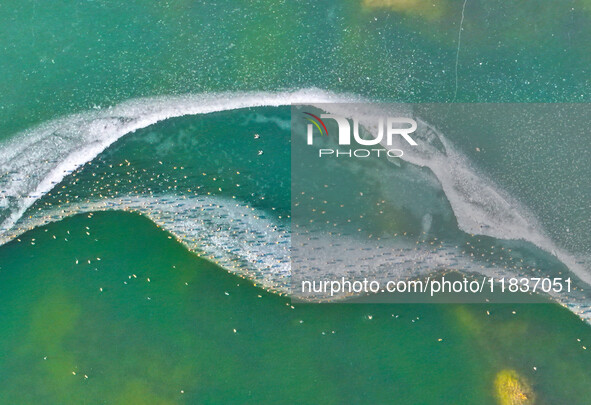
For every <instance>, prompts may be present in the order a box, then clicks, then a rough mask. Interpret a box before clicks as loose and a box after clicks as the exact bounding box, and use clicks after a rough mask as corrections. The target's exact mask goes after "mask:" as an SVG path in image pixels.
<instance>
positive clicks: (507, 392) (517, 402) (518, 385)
mask: <svg viewBox="0 0 591 405" xmlns="http://www.w3.org/2000/svg"><path fill="white" fill-rule="evenodd" d="M495 392H496V395H497V399H498V403H499V405H528V404H533V403H534V393H533V390H532V389H531V386H530V385H529V384H528V383H527V381H525V379H524V378H523V377H521V376H520V375H519V374H517V372H516V371H515V370H502V371H499V373H497V376H496V378H495Z"/></svg>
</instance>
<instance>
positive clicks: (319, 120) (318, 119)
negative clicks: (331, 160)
mask: <svg viewBox="0 0 591 405" xmlns="http://www.w3.org/2000/svg"><path fill="white" fill-rule="evenodd" d="M304 114H306V115H309V116H310V117H312V118H314V119H315V120H316V121H314V120H313V119H311V118H306V119H307V120H308V121H310V122H311V123H312V124H314V125H315V126H316V128H318V131H320V135H322V134H325V135H326V136H328V131H327V129H326V125H324V122H322V120H321V119H320V118H318V117H317V116H315V115H314V114H310V113H307V112H305V113H304ZM318 124H320V125H322V128H324V131H322V128H320V125H318Z"/></svg>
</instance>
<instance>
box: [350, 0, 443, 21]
mask: <svg viewBox="0 0 591 405" xmlns="http://www.w3.org/2000/svg"><path fill="white" fill-rule="evenodd" d="M361 4H362V5H363V7H365V8H368V9H386V10H392V11H395V12H397V13H405V14H409V15H416V16H419V17H424V18H426V19H429V20H436V19H439V18H441V17H442V16H443V15H444V14H445V10H446V8H447V2H446V1H440V2H434V1H431V0H363V1H362V3H361Z"/></svg>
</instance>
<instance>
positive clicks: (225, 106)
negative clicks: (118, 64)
mask: <svg viewBox="0 0 591 405" xmlns="http://www.w3.org/2000/svg"><path fill="white" fill-rule="evenodd" d="M352 100H355V97H353V96H337V95H336V94H334V93H330V92H326V91H322V90H318V89H306V90H297V91H285V92H279V93H266V92H253V93H217V94H204V95H184V96H176V97H155V98H145V99H136V100H131V101H127V102H124V103H122V104H119V105H117V106H114V107H109V108H107V109H99V110H95V111H90V112H87V113H81V114H75V115H72V116H69V117H65V118H61V119H57V120H54V121H50V122H48V123H46V124H44V125H41V126H39V127H37V128H35V129H32V130H29V131H25V132H23V133H21V134H19V135H17V136H16V137H14V138H12V139H11V140H9V141H8V142H7V143H5V144H3V145H0V158H2V159H1V160H2V161H4V162H8V161H10V159H13V158H15V157H17V156H18V155H19V154H21V153H23V152H24V151H26V150H27V149H28V148H29V147H30V146H31V145H32V144H34V143H37V142H40V141H42V140H44V139H47V138H49V137H51V136H53V135H56V134H59V135H60V136H66V137H81V138H87V139H86V141H87V143H86V144H82V145H79V144H78V143H76V142H75V143H73V145H72V148H73V150H70V151H66V153H68V154H67V156H66V157H65V158H63V159H62V160H61V162H60V163H59V164H58V165H57V166H55V167H54V168H52V169H51V170H49V171H48V172H47V173H46V174H45V176H44V177H43V179H42V180H41V181H40V182H39V183H38V185H37V187H36V188H35V189H34V190H33V191H30V192H28V195H27V196H26V198H24V199H21V204H20V205H19V207H18V209H16V210H15V211H13V212H12V213H11V215H10V216H9V217H8V218H6V220H4V222H3V223H2V224H1V225H0V231H7V230H9V229H10V228H12V226H14V224H15V223H16V221H18V220H19V218H21V217H22V216H23V214H24V213H25V211H26V210H27V209H28V208H29V207H31V206H32V205H33V204H34V203H35V201H37V200H38V199H39V198H40V197H42V196H43V195H45V194H47V193H48V192H49V191H51V189H52V188H53V187H54V186H55V185H56V184H57V183H59V182H60V181H61V180H62V179H63V178H64V177H65V176H66V175H67V174H68V173H69V172H71V171H73V170H76V169H77V168H79V167H80V166H82V165H84V164H86V163H87V162H89V161H91V160H92V159H94V158H95V157H96V156H97V155H99V154H100V153H101V152H102V151H104V150H105V149H106V148H108V147H109V146H110V145H111V144H113V143H114V142H115V141H117V140H118V139H120V138H121V137H123V136H124V135H126V134H129V133H132V132H134V131H137V130H138V129H142V128H146V127H148V126H150V125H153V124H155V123H157V122H159V121H163V120H167V119H170V118H175V117H181V116H185V115H198V114H210V113H213V112H219V111H228V110H235V109H241V108H252V107H277V106H284V105H290V104H292V103H293V104H297V103H342V102H351V101H352ZM113 119H115V120H116V121H115V123H114V122H113ZM117 120H118V121H117ZM121 122H122V125H121ZM117 124H119V125H117ZM107 129H108V130H107ZM80 132H82V133H80ZM76 146H78V147H79V148H78V149H75V148H76Z"/></svg>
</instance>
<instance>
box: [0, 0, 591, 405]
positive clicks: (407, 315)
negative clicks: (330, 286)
mask: <svg viewBox="0 0 591 405" xmlns="http://www.w3.org/2000/svg"><path fill="white" fill-rule="evenodd" d="M0 9H1V10H2V12H1V13H0V45H1V48H0V49H2V52H3V58H2V63H0V75H1V76H2V77H3V78H4V79H5V80H3V81H2V82H1V83H0V93H1V94H2V95H3V97H2V98H1V99H0V223H1V225H0V242H1V243H2V246H0V278H2V285H3V288H2V289H0V297H2V298H3V301H4V303H5V305H4V310H2V311H0V317H2V325H3V327H2V328H1V329H0V333H1V334H0V346H2V352H3V353H5V355H4V356H3V357H2V360H1V363H0V375H1V376H2V377H1V379H0V380H1V381H2V382H1V383H0V391H2V395H0V398H2V402H4V403H32V402H42V403H176V402H186V403H220V402H222V403H226V402H236V403H242V402H277V401H281V402H287V403H299V402H305V403H315V402H316V403H343V402H354V403H359V402H366V401H372V402H378V403H383V402H395V403H466V404H469V403H507V402H503V401H504V399H503V398H504V397H503V395H504V394H503V393H505V394H506V392H507V386H511V384H509V383H507V381H509V380H511V378H510V377H508V376H514V375H516V376H517V377H515V379H516V380H517V381H518V382H519V384H517V385H518V389H516V392H513V394H515V395H516V397H519V398H520V399H519V401H521V402H516V403H532V402H535V403H572V404H575V403H585V401H586V398H587V397H588V395H589V392H588V390H589V389H588V384H585V382H586V381H588V379H589V357H588V355H587V354H588V351H587V349H586V347H587V346H586V345H587V344H589V339H590V338H591V336H590V330H591V329H589V326H588V325H587V324H586V323H585V322H583V321H582V320H581V319H579V317H580V318H583V319H588V317H589V313H588V311H587V308H588V304H589V298H588V295H587V292H586V290H587V288H588V284H587V283H588V278H589V274H591V273H590V268H589V263H590V262H589V257H590V256H591V252H590V251H589V246H591V243H590V242H591V240H590V239H589V238H590V236H589V233H588V232H587V229H588V227H589V225H591V224H590V223H589V218H591V215H589V214H590V212H589V204H588V201H589V199H590V198H591V195H590V193H591V191H590V190H591V184H589V181H590V180H589V179H590V178H591V164H590V163H589V159H588V154H589V152H590V149H591V140H590V139H589V136H588V131H587V130H586V128H588V124H589V123H588V118H587V116H588V115H589V114H588V108H587V105H586V104H584V103H586V102H588V101H589V100H588V98H589V80H588V77H589V66H590V65H591V64H590V62H591V60H590V56H589V55H590V54H589V52H588V49H589V40H590V39H591V36H590V32H589V30H590V28H589V27H590V26H591V25H590V24H589V19H590V18H591V15H590V13H591V5H590V4H589V2H588V1H586V0H578V1H574V2H570V3H568V4H561V3H558V2H550V1H539V2H534V3H531V4H530V3H528V4H520V3H515V4H513V3H506V2H500V1H499V2H490V1H486V2H485V1H472V0H468V1H466V2H463V1H451V0H447V1H442V2H438V3H437V4H431V3H428V2H412V1H411V2H401V1H395V0H393V1H375V0H374V1H372V0H364V1H343V2H328V1H326V2H313V3H312V2H311V3H297V4H295V3H288V2H270V1H256V2H216V3H209V4H203V3H196V2H193V1H182V2H176V3H158V4H153V3H150V2H143V1H137V2H131V3H129V2H128V3H125V4H119V3H116V2H111V1H98V0H97V1H87V2H83V3H76V4H71V3H70V2H52V3H41V2H37V1H26V2H22V1H21V2H5V3H4V4H2V5H0ZM462 14H463V15H464V18H463V19H462V18H461V17H462ZM358 100H369V101H386V102H407V103H410V102H414V103H433V102H438V103H446V102H450V101H453V102H455V103H460V102H461V103H466V104H464V106H465V107H461V106H456V107H454V108H456V109H455V110H449V111H448V112H447V113H446V114H445V115H444V116H442V115H439V114H438V112H439V111H440V110H438V109H437V108H440V107H433V106H432V105H427V104H424V105H422V106H421V105H419V106H417V110H416V111H417V114H418V116H419V117H421V118H422V119H424V120H426V121H428V122H429V123H430V124H432V125H434V126H436V127H437V129H438V131H439V135H438V137H439V138H438V139H439V140H440V141H441V140H445V142H446V143H445V144H446V145H447V146H446V148H447V149H446V150H444V153H442V152H441V151H439V152H437V153H436V156H437V157H439V158H441V159H443V160H441V162H440V163H443V164H442V165H439V166H437V165H434V164H431V163H429V164H419V163H420V162H424V160H423V161H420V158H421V157H420V156H414V157H411V159H410V160H408V161H402V162H396V164H392V163H391V162H384V161H380V160H379V159H378V160H376V161H372V162H371V163H370V165H369V166H368V167H367V168H365V169H360V167H349V168H347V170H350V173H351V175H350V176H347V177H342V178H339V179H337V181H343V182H345V183H346V184H345V185H347V186H348V187H349V189H350V190H351V191H352V194H351V195H349V196H347V195H344V196H341V197H343V198H346V199H347V201H351V202H352V203H357V202H359V201H360V200H359V201H358V200H356V197H355V196H354V194H356V193H353V191H359V190H362V191H363V192H364V193H365V195H366V196H367V195H369V196H371V198H375V199H376V202H380V204H382V202H383V205H382V206H381V207H380V208H379V209H372V210H369V212H367V213H365V214H366V215H367V217H366V218H367V220H368V222H369V223H371V226H373V227H374V228H375V230H376V231H377V232H383V233H388V234H392V233H396V234H397V235H404V238H402V241H403V242H404V243H412V244H414V245H415V246H416V249H418V250H419V251H429V252H431V253H430V254H429V255H427V256H425V258H424V259H421V261H417V259H416V258H414V257H412V256H409V255H410V252H409V251H408V250H405V249H401V250H400V252H399V253H400V255H401V256H402V257H406V258H407V260H410V259H408V258H409V257H412V260H410V261H411V262H412V263H411V264H409V265H408V267H407V268H406V267H405V268H403V270H404V271H413V270H415V269H416V267H420V268H423V269H425V268H426V269H433V268H439V267H444V268H446V269H448V268H450V267H451V268H453V269H459V270H464V271H474V269H475V268H477V269H480V268H486V269H488V270H490V271H493V270H494V271H499V272H506V273H507V274H532V272H534V273H536V274H539V273H540V272H541V273H543V274H546V275H556V274H561V275H564V274H568V275H570V276H572V277H573V278H574V279H576V286H577V291H576V293H575V294H572V295H569V296H564V295H563V296H555V297H553V299H554V300H555V301H559V302H560V303H561V304H562V305H563V306H567V307H568V308H569V309H570V311H569V310H567V309H564V308H562V307H560V306H559V305H556V304H550V303H547V304H539V305H488V306H487V305H465V306H457V305H443V306H428V305H398V306H391V305H375V304H374V305H369V304H367V305H366V304H357V305H337V304H335V305H295V307H296V308H295V309H292V308H291V301H290V299H289V298H287V297H285V294H286V293H288V292H289V285H290V261H289V259H290V253H289V246H290V242H291V215H292V209H291V203H292V201H291V191H292V184H291V161H290V158H291V154H290V148H291V144H290V142H291V133H290V128H291V118H292V117H291V114H290V108H289V105H290V104H291V103H311V104H312V103H313V104H318V103H324V102H339V101H340V102H342V101H345V102H351V101H358ZM480 102H487V103H508V102H515V103H571V104H562V105H560V106H556V105H550V106H548V105H546V106H544V105H541V106H538V107H537V108H538V109H537V110H536V109H533V110H528V111H529V112H530V113H531V112H532V111H533V112H539V114H537V115H535V116H534V115H532V117H531V119H530V120H526V121H525V122H524V123H523V125H519V122H518V121H517V119H518V118H520V115H519V114H518V113H517V112H518V110H519V109H520V108H521V107H519V106H518V105H515V106H513V107H511V106H508V107H507V108H509V110H510V111H512V112H513V113H514V114H512V115H511V114H508V115H507V114H506V111H507V110H503V109H502V108H500V109H498V110H497V108H498V106H497V105H493V104H488V105H487V104H480V105H479V104H476V103H480ZM572 103H580V104H578V105H573V104H572ZM471 105H472V106H475V107H470V106H471ZM462 108H465V109H470V108H472V110H470V114H467V113H466V111H467V110H462ZM478 108H480V109H481V110H480V113H481V114H482V116H485V115H486V114H490V113H491V112H492V111H496V112H497V114H499V116H500V117H501V118H503V119H501V120H499V121H500V123H499V124H498V125H497V126H495V127H493V128H489V131H483V130H482V125H481V120H480V119H479V116H478V114H477V113H478ZM544 108H550V109H552V110H551V112H553V113H555V111H556V110H557V109H560V108H562V109H564V114H565V116H568V117H569V120H568V122H567V123H565V125H564V126H562V125H560V123H556V122H555V121H553V120H552V119H549V120H548V121H544V120H543V119H542V118H540V117H543V116H546V117H548V116H549V115H548V114H546V113H544ZM454 114H456V115H454ZM503 114H505V115H503ZM450 116H451V118H452V119H451V120H450ZM467 116H470V117H475V118H472V120H471V121H470V120H468V121H465V120H463V119H464V118H465V117H467ZM573 117H578V118H573ZM444 118H445V119H444ZM450 122H451V124H450ZM565 127H566V129H565ZM556 133H559V134H560V136H556ZM431 146H433V145H431ZM436 146H437V145H436ZM434 147H435V146H434ZM437 147H439V146H437ZM437 147H435V149H437ZM444 156H445V157H444ZM413 159H414V160H413ZM452 169H453V170H452ZM449 173H452V174H453V176H449ZM458 173H461V174H468V175H469V176H467V177H465V179H467V180H466V182H462V181H460V182H458V181H456V182H455V183H454V179H455V180H457V179H464V177H459V176H457V174H458ZM329 177H330V176H329ZM450 177H451V178H450ZM319 178H321V175H319ZM470 178H475V179H477V181H475V182H474V181H472V182H470V181H468V180H470ZM352 185H354V186H355V187H353V186H352ZM458 185H462V186H466V185H468V186H469V187H465V188H466V189H468V190H470V189H471V188H470V187H489V188H490V189H491V190H493V191H494V193H495V195H496V194H497V193H498V195H500V196H502V198H501V200H497V199H495V198H485V199H482V200H483V201H484V202H485V204H484V207H485V208H484V209H483V210H481V211H475V212H477V213H478V214H473V213H472V214H471V211H470V210H466V209H458V207H464V208H465V207H468V208H474V207H476V206H477V205H478V204H477V203H478V201H477V202H476V203H474V204H472V205H470V203H471V202H473V201H472V200H473V199H474V198H473V197H475V196H476V195H477V194H478V195H481V193H480V192H478V193H473V195H469V194H464V195H462V193H459V192H457V190H458V187H457V186H458ZM460 189H461V187H460ZM479 190H482V189H479ZM316 192H317V193H318V194H317V195H318V197H327V200H328V199H329V197H335V195H334V193H331V192H330V190H328V194H326V195H323V194H322V193H326V192H327V190H316ZM491 195H492V194H491ZM296 199H297V197H296ZM317 201H320V200H317ZM497 201H500V202H501V203H500V204H496V202H497ZM503 201H509V206H510V207H509V208H510V209H505V207H507V205H503V204H504V203H503ZM386 202H387V203H386ZM360 204H361V203H360ZM361 205H362V204H361ZM311 207H312V206H311ZM313 208H314V207H313ZM488 209H490V210H491V212H490V213H489V214H490V215H486V214H487V210H488ZM122 211H128V212H122ZM483 212H484V214H483ZM498 213H501V214H502V215H498ZM76 214H78V215H76ZM138 214H141V216H139V215H138ZM427 214H428V217H426V215H427ZM505 214H511V215H513V216H512V217H511V216H510V215H509V216H508V217H509V218H518V219H519V218H525V220H524V221H525V225H524V226H522V227H518V226H517V225H519V224H520V222H519V221H513V222H514V223H512V221H510V220H507V221H505V222H503V221H500V219H499V218H501V219H502V217H504V215H505ZM471 220H478V221H483V222H484V223H488V224H492V225H491V228H490V229H489V230H486V229H484V230H483V231H482V232H473V230H472V228H471V227H470V223H471V222H470V221H471ZM499 221H500V222H499ZM426 223H428V224H429V226H428V227H426V225H425V224H426ZM494 224H497V226H496V228H495V226H493V225H494ZM499 224H500V225H499ZM513 225H515V227H513ZM159 228H160V229H159ZM427 228H428V229H427ZM426 229H427V232H425V230H426ZM515 229H517V230H515ZM499 230H500V231H499ZM524 230H525V231H524ZM493 231H494V232H493ZM166 232H168V233H166ZM423 232H425V233H427V234H428V235H427V236H424V234H423ZM487 232H488V233H487ZM434 238H437V239H436V240H437V241H438V242H437V243H436V246H435V248H433V242H434ZM509 239H524V241H515V240H509ZM467 246H469V247H467ZM432 249H434V250H432ZM431 250H432V251H431ZM449 257H451V258H453V263H451V264H450V263H449V262H444V264H443V265H442V262H441V260H443V259H442V258H449ZM98 258H100V260H98ZM445 260H447V259H445ZM435 264H437V265H435ZM228 272H229V273H230V274H227V273H228ZM148 279H149V280H148ZM253 284H254V285H253ZM101 289H102V290H101ZM266 290H272V291H274V292H276V293H278V294H271V293H268V292H266ZM148 298H149V299H148ZM487 311H488V313H487ZM513 312H515V314H514V313H513ZM397 316H398V317H397ZM302 321H303V322H302ZM234 330H236V331H234ZM333 331H334V333H333ZM439 339H441V340H439ZM499 381H500V382H499ZM499 386H500V387H501V388H499ZM519 393H521V394H524V393H525V394H524V395H526V396H527V398H526V399H525V398H523V397H520V396H519V395H517V394H519Z"/></svg>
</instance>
